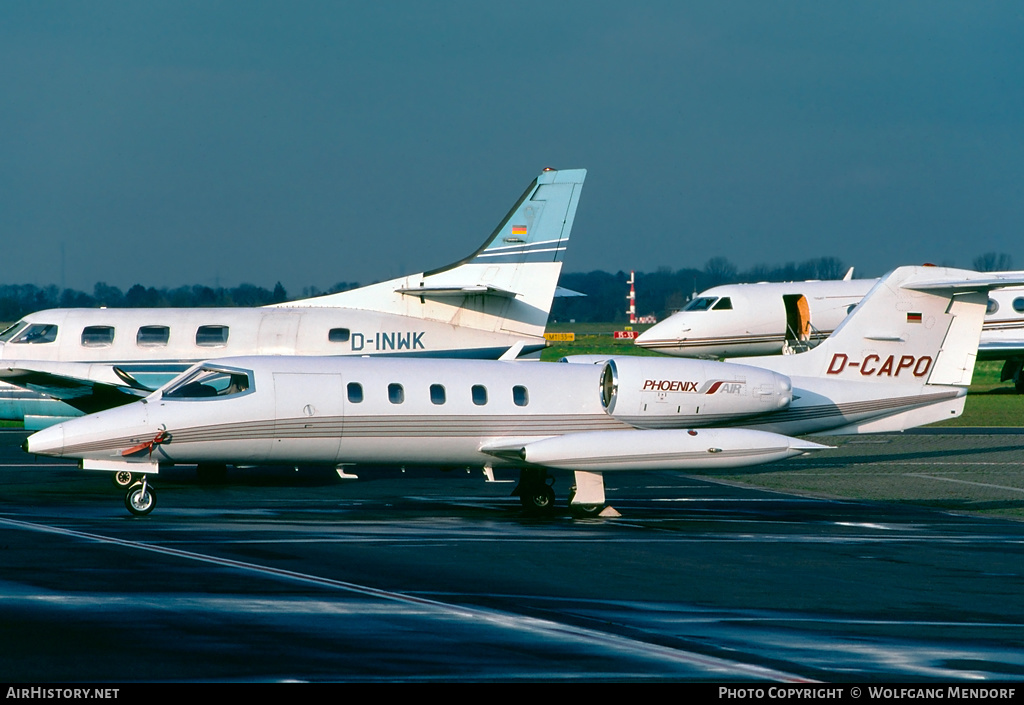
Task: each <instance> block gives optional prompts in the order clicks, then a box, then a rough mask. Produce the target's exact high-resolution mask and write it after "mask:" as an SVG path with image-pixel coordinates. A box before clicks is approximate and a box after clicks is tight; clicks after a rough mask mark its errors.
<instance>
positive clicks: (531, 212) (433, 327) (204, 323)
mask: <svg viewBox="0 0 1024 705" xmlns="http://www.w3.org/2000/svg"><path fill="white" fill-rule="evenodd" d="M585 178H586V170H584V169H573V170H563V171H557V170H554V169H545V170H544V171H543V172H542V173H541V174H540V175H539V176H538V177H537V178H536V179H534V181H533V183H531V184H530V186H529V187H527V189H526V191H525V192H524V193H523V195H522V196H520V198H519V200H518V201H517V202H516V203H515V205H514V206H513V207H512V209H511V210H510V211H509V212H508V214H507V215H506V216H505V217H504V218H503V219H502V220H501V222H500V223H499V224H498V227H497V228H495V229H494V232H492V233H491V235H490V237H488V238H487V239H486V240H485V241H484V243H483V245H481V246H480V248H479V249H477V250H476V252H473V253H472V254H470V255H469V256H467V257H465V258H463V259H462V260H459V261H458V262H454V263H452V264H449V265H447V266H445V267H440V268H438V269H433V270H431V271H428V272H422V273H419V274H411V275H408V276H404V277H400V278H398V279H392V280H389V281H385V282H381V283H379V284H372V285H369V286H365V287H362V288H360V289H355V290H352V291H345V292H342V293H338V294H330V295H327V296H319V297H316V298H312V299H303V300H301V301H293V302H290V303H285V304H277V305H274V306H266V307H262V308H187V309H174V308H140V309H84V308H83V309H53V310H49V311H39V312H37V313H33V314H31V315H29V316H26V317H25V318H23V319H22V320H20V321H18V322H17V323H15V324H14V325H13V326H11V327H10V328H8V329H7V330H6V331H4V332H3V333H2V334H0V380H4V381H6V382H9V383H11V384H14V385H18V386H19V387H21V388H22V389H21V390H16V391H14V390H12V388H10V387H7V388H6V393H4V390H0V418H8V419H21V418H23V417H25V416H26V415H28V416H29V417H32V416H34V415H43V416H47V415H48V416H49V417H50V418H48V419H47V418H26V419H25V420H26V426H28V427H30V428H31V427H34V428H41V427H42V426H44V425H47V423H52V422H53V421H56V420H60V419H59V418H53V417H67V416H73V415H78V414H80V413H82V412H85V413H90V412H93V411H99V410H102V409H107V408H110V407H112V406H117V405H120V404H125V403H128V402H131V401H134V400H137V399H141V398H142V397H144V396H146V395H148V394H149V393H150V392H152V391H153V390H154V389H156V388H157V387H159V386H161V385H162V384H164V383H166V382H167V381H169V380H170V379H172V378H174V377H175V376H177V375H178V374H180V373H181V372H183V371H184V370H186V369H188V368H189V367H191V366H192V365H193V364H195V363H196V362H198V361H200V360H205V359H210V358H219V357H228V356H236V355H332V356H333V355H360V356H362V355H394V356H413V357H417V356H418V357H464V358H484V359H496V358H499V357H502V356H506V357H516V356H517V355H531V354H536V355H539V352H540V350H541V349H543V348H544V347H545V345H546V344H545V341H544V328H545V327H546V326H547V320H548V312H549V311H550V309H551V302H552V298H553V297H554V296H555V290H556V287H557V284H558V276H559V274H560V272H561V269H562V258H563V255H564V254H565V250H566V247H567V246H568V244H569V234H570V232H571V231H572V225H573V220H574V218H575V217H576V208H577V205H578V204H579V198H580V192H581V190H582V188H583V182H584V179H585ZM432 230H433V232H435V233H438V234H437V235H436V236H435V237H447V236H448V234H449V233H450V226H447V227H436V228H433V229H432ZM367 235H368V234H363V235H362V236H361V237H366V236H367ZM374 237H379V239H380V241H381V244H382V246H386V244H387V237H386V235H383V234H381V235H374ZM26 390H27V392H26ZM26 394H28V395H29V397H26ZM40 394H42V395H45V397H40V396H39V395H40ZM54 400H62V401H63V402H64V403H63V404H59V406H58V404H57V402H55V401H54ZM72 407H73V408H72Z"/></svg>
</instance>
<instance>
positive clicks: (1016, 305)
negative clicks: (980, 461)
mask: <svg viewBox="0 0 1024 705" xmlns="http://www.w3.org/2000/svg"><path fill="white" fill-rule="evenodd" d="M1013 310H1014V311H1016V312H1017V313H1024V297H1022V296H1018V297H1017V298H1015V299H1014V300H1013ZM0 339H3V336H0Z"/></svg>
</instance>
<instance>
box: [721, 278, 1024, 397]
mask: <svg viewBox="0 0 1024 705" xmlns="http://www.w3.org/2000/svg"><path fill="white" fill-rule="evenodd" d="M1022 275H1024V272H1002V273H1000V274H998V275H993V274H992V273H986V272H972V271H967V270H962V269H949V268H945V267H930V266H920V267H900V268H899V269H895V270H893V271H892V272H891V273H889V274H888V275H887V276H885V277H883V278H882V279H880V280H879V281H878V283H877V284H876V285H875V286H874V288H872V289H871V291H869V292H868V294H867V296H865V297H864V299H862V300H861V302H860V303H859V304H857V307H856V308H855V309H854V310H853V311H852V312H851V313H850V315H849V316H847V317H846V319H845V320H844V321H843V322H842V323H841V324H840V325H839V327H837V328H836V330H835V331H834V332H833V333H832V335H831V336H829V337H828V338H827V339H826V340H825V341H824V342H823V343H821V345H819V346H818V347H816V348H814V349H813V350H810V351H808V352H805V353H801V354H799V355H789V356H784V357H779V358H753V359H746V360H743V362H745V363H747V364H752V365H754V366H757V367H765V368H769V369H772V370H774V371H776V372H781V373H782V374H786V375H790V376H799V377H819V378H824V379H835V380H856V381H859V382H869V381H877V382H880V383H886V384H908V385H911V384H912V385H917V386H921V385H925V384H928V385H947V386H957V387H966V386H968V385H970V383H971V376H972V374H973V372H974V362H975V360H976V359H977V355H978V341H979V339H980V336H981V327H982V324H983V322H984V319H985V310H986V308H987V305H988V292H989V291H990V290H991V289H994V288H1000V287H1003V286H1015V285H1018V284H1020V283H1021V282H1022V281H1024V279H1022ZM733 362H740V360H736V359H734V360H733Z"/></svg>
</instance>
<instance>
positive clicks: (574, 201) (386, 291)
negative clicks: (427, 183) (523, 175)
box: [278, 169, 587, 338]
mask: <svg viewBox="0 0 1024 705" xmlns="http://www.w3.org/2000/svg"><path fill="white" fill-rule="evenodd" d="M586 175H587V172H586V170H585V169H571V170H563V171H558V170H555V169H545V170H544V171H543V172H542V173H541V174H540V175H539V176H538V177H537V178H536V179H534V181H533V183H531V184H530V186H529V187H528V188H527V189H526V191H525V192H524V193H523V195H522V196H521V197H520V198H519V200H518V201H517V202H516V204H515V205H514V206H513V207H512V210H510V211H509V212H508V214H507V215H506V216H505V217H504V218H503V219H502V220H501V222H500V223H499V224H498V227H497V228H495V230H494V232H493V233H491V235H490V237H488V238H487V240H486V241H485V242H484V244H483V245H481V246H480V248H479V249H478V250H477V251H476V252H474V253H473V254H471V255H469V256H468V257H465V258H464V259H462V260H459V261H458V262H453V263H452V264H449V265H447V266H445V267H441V268H438V269H433V270H430V271H427V272H422V273H420V274H412V275H409V276H405V277H400V278H398V279H391V280H389V281H385V282H380V283H378V284H372V285H370V286H366V287H362V288H360V289H354V290H352V291H345V292H341V293H338V294H330V295H328V296H319V297H316V298H313V299H303V300H301V301H293V302H290V303H285V304H278V306H283V307H306V306H325V307H334V306H337V307H346V308H356V309H363V310H368V311H379V312H382V313H393V314H399V315H404V316H411V317H415V318H423V319H429V320H435V321H441V322H445V323H451V324H452V325H458V326H460V327H467V328H476V329H480V330H486V331H505V332H508V333H513V334H516V335H522V336H531V337H535V338H540V337H542V336H543V334H544V328H545V326H546V325H547V319H548V312H549V311H550V310H551V302H552V299H553V298H554V294H555V288H556V286H557V284H558V276H559V274H560V273H561V269H562V256H563V255H564V254H565V250H566V247H567V245H568V242H569V234H570V232H571V231H572V224H573V220H574V219H575V217H576V207H577V205H578V204H579V199H580V192H581V190H582V188H583V181H584V179H585V178H586Z"/></svg>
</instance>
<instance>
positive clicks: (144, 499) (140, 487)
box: [124, 475, 156, 517]
mask: <svg viewBox="0 0 1024 705" xmlns="http://www.w3.org/2000/svg"><path fill="white" fill-rule="evenodd" d="M124 506H125V507H127V508H128V511H129V512H131V513H132V514H133V515H135V516H137V517H140V516H145V515H147V514H149V513H150V512H151V511H153V507H155V506H156V490H154V489H153V488H152V487H150V486H149V483H148V482H147V481H146V476H145V475H143V476H142V481H141V482H136V483H135V484H134V485H132V486H131V487H129V488H128V492H127V494H125V496H124Z"/></svg>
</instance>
